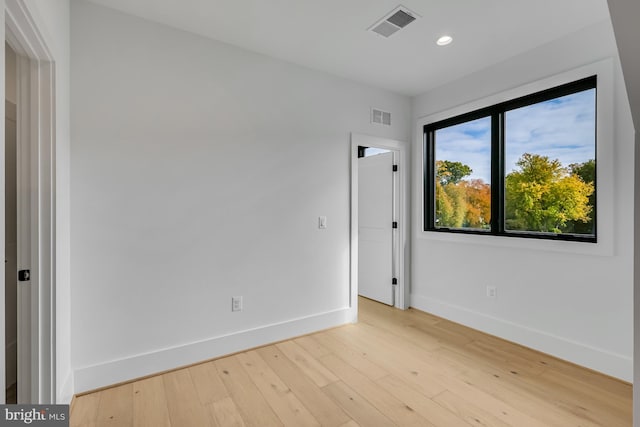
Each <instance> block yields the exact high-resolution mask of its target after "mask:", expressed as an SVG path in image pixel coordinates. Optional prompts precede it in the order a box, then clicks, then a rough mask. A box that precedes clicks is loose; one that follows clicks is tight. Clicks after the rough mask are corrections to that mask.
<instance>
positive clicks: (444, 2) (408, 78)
mask: <svg viewBox="0 0 640 427" xmlns="http://www.w3.org/2000/svg"><path fill="white" fill-rule="evenodd" d="M91 1H92V2H93V3H97V4H101V5H103V6H107V7H110V8H113V9H117V10H120V11H122V12H125V13H129V14H132V15H136V16H140V17H143V18H146V19H149V20H152V21H156V22H160V23H163V24H166V25H169V26H172V27H175V28H179V29H182V30H185V31H189V32H192V33H196V34H200V35H202V36H205V37H209V38H212V39H216V40H221V41H224V42H227V43H230V44H233V45H236V46H240V47H242V48H245V49H248V50H251V51H254V52H259V53H263V54H266V55H269V56H273V57H276V58H280V59H283V60H286V61H289V62H293V63H296V64H299V65H303V66H306V67H309V68H313V69H317V70H321V71H326V72H329V73H331V74H335V75H338V76H341V77H345V78H348V79H351V80H356V81H359V82H363V83H367V84H371V85H374V86H377V87H381V88H385V89H389V90H392V91H394V92H398V93H402V94H406V95H417V94H420V93H422V92H425V91H427V90H429V89H431V88H434V87H437V86H440V85H443V84H445V83H447V82H450V81H453V80H455V79H458V78H460V77H462V76H464V75H466V74H469V73H472V72H474V71H477V70H480V69H482V68H485V67H487V66H490V65H492V64H495V63H497V62H500V61H503V60H505V59H507V58H509V57H511V56H514V55H517V54H519V53H522V52H524V51H527V50H529V49H532V48H534V47H536V46H540V45H542V44H545V43H548V42H550V41H552V40H554V39H556V38H559V37H561V36H563V35H566V34H569V33H572V32H575V31H577V30H579V29H581V28H584V27H586V26H588V25H591V24H594V23H596V22H600V21H603V20H605V19H609V11H608V9H607V2H606V0H91ZM399 4H402V5H403V6H405V7H407V8H409V10H412V11H414V12H416V13H417V14H419V15H421V18H419V19H417V20H416V21H414V22H413V23H411V24H410V25H408V26H407V27H405V28H404V29H403V30H401V31H399V32H397V33H396V34H394V35H392V36H391V37H390V38H388V39H386V38H383V37H382V36H379V35H377V34H375V33H373V32H370V31H367V28H369V27H370V26H371V25H372V24H373V23H375V22H376V21H377V20H378V19H380V18H381V17H383V16H384V15H385V14H387V13H388V12H390V11H391V10H393V9H394V8H395V7H396V6H398V5H399ZM442 34H449V35H451V36H453V38H454V41H453V43H452V44H450V45H449V46H446V47H438V46H436V44H435V41H436V39H437V38H438V37H439V36H441V35H442Z"/></svg>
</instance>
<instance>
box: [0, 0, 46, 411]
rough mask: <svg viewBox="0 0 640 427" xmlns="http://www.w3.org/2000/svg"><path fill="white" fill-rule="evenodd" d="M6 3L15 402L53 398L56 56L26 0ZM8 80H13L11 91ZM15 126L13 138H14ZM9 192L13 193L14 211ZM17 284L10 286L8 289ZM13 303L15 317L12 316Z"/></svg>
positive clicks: (7, 303)
mask: <svg viewBox="0 0 640 427" xmlns="http://www.w3.org/2000/svg"><path fill="white" fill-rule="evenodd" d="M3 4H4V5H5V8H4V18H5V21H4V23H5V55H8V56H9V57H10V58H11V59H10V60H13V58H15V68H13V66H11V68H10V69H9V70H5V97H14V98H15V102H11V99H9V100H5V107H6V114H5V116H8V117H5V125H6V129H5V132H6V134H5V139H4V141H3V145H2V147H1V148H0V149H1V150H3V151H4V152H5V155H6V157H7V158H6V159H5V161H4V162H1V163H0V164H1V165H2V168H3V170H2V172H0V173H2V174H3V175H4V176H5V178H7V179H9V180H11V179H13V178H12V177H11V176H12V175H15V184H13V183H7V184H6V185H7V186H8V187H10V188H4V197H1V198H0V203H1V204H2V208H1V209H0V212H1V214H3V215H4V221H0V222H8V223H12V218H11V217H14V218H15V229H16V232H15V233H16V234H15V235H16V238H15V246H16V249H15V254H16V257H15V260H16V262H15V264H16V265H15V267H14V266H7V264H9V263H10V262H11V260H10V259H9V258H11V256H12V255H11V253H12V251H13V249H12V248H8V247H5V248H3V249H4V251H5V260H6V261H7V262H5V263H4V266H5V270H4V271H3V272H2V275H3V276H5V273H6V274H7V275H6V276H5V277H4V279H5V292H4V293H3V294H2V296H3V297H4V299H3V303H2V304H0V307H2V310H3V311H2V314H0V316H1V317H2V318H3V319H4V320H5V328H0V334H3V335H2V338H1V339H0V340H2V341H5V352H4V353H1V355H2V360H1V361H2V363H1V364H2V365H4V368H5V369H3V370H2V373H1V374H0V386H2V387H3V388H4V389H5V390H6V389H7V388H10V387H11V386H12V383H14V382H15V383H16V384H17V387H16V390H15V392H16V401H17V403H53V402H54V399H55V363H56V362H55V330H56V323H55V252H56V239H55V224H56V215H55V213H56V206H55V194H56V180H55V170H56V169H55V165H56V163H55V78H54V77H55V63H54V61H53V56H52V55H51V52H50V51H49V49H48V47H47V46H46V44H45V43H44V40H43V38H42V35H41V34H42V33H41V31H40V29H39V28H38V26H37V25H36V23H35V21H34V19H33V17H32V16H31V15H30V12H29V8H28V7H26V5H25V3H24V0H7V1H5V2H3ZM14 54H15V55H14ZM6 65H9V64H6ZM14 70H15V73H14ZM12 76H13V77H15V78H14V79H13V77H12ZM12 79H13V80H14V81H12ZM7 86H8V88H7ZM13 88H16V90H15V92H14V91H13ZM14 106H15V108H14ZM13 110H15V114H14V115H13V114H12V111H13ZM12 127H13V129H14V130H15V144H12V141H11V139H12V134H11V132H12ZM7 141H9V143H7ZM13 147H15V148H13ZM11 150H14V151H13V152H12V151H11ZM7 175H9V177H7ZM14 190H15V191H14ZM12 194H15V214H14V213H13V212H14V209H13V206H12V204H13V201H12V197H13V196H12ZM11 227H13V225H12V224H7V223H5V232H7V230H6V228H11ZM10 233H13V231H10ZM8 240H11V237H9V236H7V237H6V238H5V243H11V242H10V241H8ZM14 274H15V276H16V278H14V277H13V275H14ZM16 281H17V286H15V287H14V286H13V284H14V283H15V282H16ZM14 290H15V294H13V293H12V292H13V291H14ZM14 295H15V297H14ZM16 300H17V303H16V302H15V301H16ZM14 304H15V306H14ZM14 308H15V309H16V310H15V312H16V316H15V322H14V321H13V320H12V319H13V311H14V310H13V309H14ZM13 325H15V331H16V333H15V336H16V338H15V347H16V351H15V354H16V357H15V359H16V362H17V363H16V364H15V365H14V363H13V360H12V358H13V357H14V356H13V354H14V353H13V350H11V351H9V348H8V347H9V346H8V345H7V344H11V341H12V338H13V337H12V334H13V328H14V326H13ZM14 367H15V368H16V369H15V381H14V378H13V375H14ZM10 390H11V388H10ZM7 397H9V398H10V399H13V396H10V395H7V393H5V394H4V395H3V396H2V397H1V398H0V403H4V401H5V400H6V399H7Z"/></svg>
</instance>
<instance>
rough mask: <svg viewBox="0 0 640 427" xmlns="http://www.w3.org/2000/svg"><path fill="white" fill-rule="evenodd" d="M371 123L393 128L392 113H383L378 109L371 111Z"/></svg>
mask: <svg viewBox="0 0 640 427" xmlns="http://www.w3.org/2000/svg"><path fill="white" fill-rule="evenodd" d="M371 123H378V124H381V125H385V126H391V113H389V112H388V111H382V110H379V109H377V108H372V109H371Z"/></svg>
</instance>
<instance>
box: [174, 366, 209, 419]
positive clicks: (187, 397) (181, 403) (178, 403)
mask: <svg viewBox="0 0 640 427" xmlns="http://www.w3.org/2000/svg"><path fill="white" fill-rule="evenodd" d="M162 380H163V382H164V392H165V395H166V399H167V406H168V409H169V419H170V420H171V425H172V426H183V427H204V426H210V425H212V423H211V422H210V419H209V414H208V413H207V411H206V410H205V409H204V407H203V406H202V405H201V404H200V399H198V392H197V391H196V387H195V385H194V384H193V381H192V380H191V375H189V370H188V369H180V370H178V371H173V372H167V373H166V374H163V375H162Z"/></svg>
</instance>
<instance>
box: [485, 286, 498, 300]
mask: <svg viewBox="0 0 640 427" xmlns="http://www.w3.org/2000/svg"><path fill="white" fill-rule="evenodd" d="M487 296H488V297H489V298H495V297H497V296H498V288H496V287H495V286H487Z"/></svg>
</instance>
